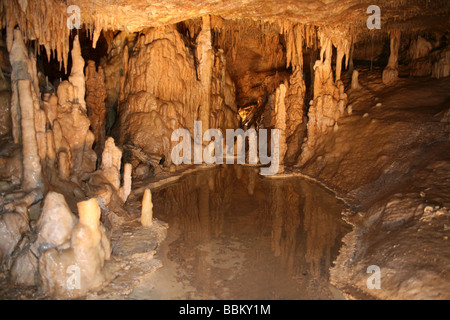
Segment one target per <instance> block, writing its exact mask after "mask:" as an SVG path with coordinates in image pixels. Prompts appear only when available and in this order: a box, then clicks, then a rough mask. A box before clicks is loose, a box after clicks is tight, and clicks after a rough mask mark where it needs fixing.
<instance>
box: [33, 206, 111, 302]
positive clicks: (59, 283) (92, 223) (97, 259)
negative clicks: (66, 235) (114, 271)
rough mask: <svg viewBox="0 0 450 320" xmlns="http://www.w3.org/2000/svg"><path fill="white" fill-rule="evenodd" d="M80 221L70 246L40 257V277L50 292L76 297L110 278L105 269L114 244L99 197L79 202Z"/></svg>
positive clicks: (74, 229)
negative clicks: (102, 218)
mask: <svg viewBox="0 0 450 320" xmlns="http://www.w3.org/2000/svg"><path fill="white" fill-rule="evenodd" d="M78 216H79V221H78V224H77V225H76V226H75V227H74V228H73V229H72V233H71V237H70V248H67V249H63V248H53V249H49V250H46V251H44V252H43V253H42V255H41V256H40V258H39V279H40V281H41V283H42V289H43V290H44V292H46V293H47V294H48V295H50V296H55V297H63V298H76V297H79V296H83V295H85V294H86V293H87V292H88V291H89V290H91V289H95V288H98V287H99V286H101V285H102V284H103V283H105V281H107V280H108V278H109V275H108V273H107V272H106V270H105V269H104V264H105V261H106V260H109V259H110V255H111V245H110V241H109V238H108V236H107V234H106V230H105V229H104V227H103V226H102V225H101V224H100V207H99V205H98V202H97V200H96V199H90V200H87V201H83V202H79V203H78Z"/></svg>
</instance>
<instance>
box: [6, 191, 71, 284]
mask: <svg viewBox="0 0 450 320" xmlns="http://www.w3.org/2000/svg"><path fill="white" fill-rule="evenodd" d="M75 223H76V218H75V216H74V215H73V213H72V212H71V211H70V209H69V206H68V205H67V202H66V200H65V199H64V196H63V195H62V194H59V193H56V192H49V193H48V194H47V196H46V197H45V201H44V206H43V208H42V213H41V216H40V217H39V219H38V221H37V223H36V231H35V235H34V236H33V237H31V238H30V239H35V241H34V242H31V243H29V244H26V245H25V246H24V247H23V248H22V250H21V251H20V252H19V253H18V255H17V257H15V259H14V262H13V264H12V266H11V271H10V277H11V281H13V282H14V283H15V284H18V285H23V286H33V285H37V283H36V278H37V273H38V259H39V256H40V255H41V252H43V251H45V250H48V249H50V248H56V247H59V246H62V245H64V244H65V243H66V242H67V241H69V240H70V234H71V232H72V228H73V227H74V225H75Z"/></svg>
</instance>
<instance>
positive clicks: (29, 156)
mask: <svg viewBox="0 0 450 320" xmlns="http://www.w3.org/2000/svg"><path fill="white" fill-rule="evenodd" d="M17 88H18V93H19V105H20V113H21V124H22V127H21V128H22V154H23V171H24V173H23V182H22V188H23V189H24V190H31V189H34V188H37V187H42V176H41V175H42V167H41V159H40V157H39V153H38V145H37V141H36V130H35V126H34V112H35V109H34V103H33V98H32V93H31V90H32V87H31V80H18V81H17Z"/></svg>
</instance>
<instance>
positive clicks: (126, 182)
mask: <svg viewBox="0 0 450 320" xmlns="http://www.w3.org/2000/svg"><path fill="white" fill-rule="evenodd" d="M132 170H133V166H132V165H131V163H125V165H124V166H123V186H122V187H120V190H119V196H120V198H121V199H122V201H123V202H126V201H127V199H128V196H129V195H130V192H131V171H132Z"/></svg>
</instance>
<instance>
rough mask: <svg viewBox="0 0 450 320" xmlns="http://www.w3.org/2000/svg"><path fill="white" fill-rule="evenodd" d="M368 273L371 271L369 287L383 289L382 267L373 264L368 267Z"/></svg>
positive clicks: (368, 281) (367, 282)
mask: <svg viewBox="0 0 450 320" xmlns="http://www.w3.org/2000/svg"><path fill="white" fill-rule="evenodd" d="M367 273H371V275H370V276H369V278H367V281H366V286H367V289H370V290H372V289H378V290H379V289H381V269H380V267H379V266H376V265H371V266H369V267H368V268H367Z"/></svg>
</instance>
